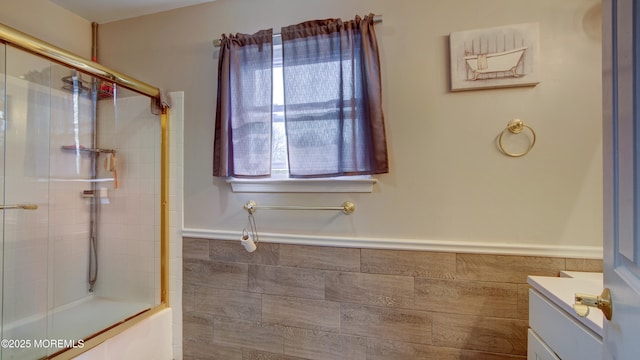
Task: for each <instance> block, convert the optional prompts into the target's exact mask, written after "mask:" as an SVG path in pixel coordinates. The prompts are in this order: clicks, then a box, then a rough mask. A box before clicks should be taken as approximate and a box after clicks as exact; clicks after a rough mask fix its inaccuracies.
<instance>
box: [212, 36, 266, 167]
mask: <svg viewBox="0 0 640 360" xmlns="http://www.w3.org/2000/svg"><path fill="white" fill-rule="evenodd" d="M272 43H273V30H271V29H269V30H262V31H259V32H257V33H255V34H253V35H247V34H236V35H229V36H226V35H222V39H221V44H220V54H219V58H218V98H217V107H216V122H215V135H214V136H215V137H214V151H213V175H214V176H235V177H259V176H269V174H270V171H271V107H272V105H271V103H272V89H271V88H272V82H273V81H272V77H273V75H272V72H273V71H272V56H273V46H272Z"/></svg>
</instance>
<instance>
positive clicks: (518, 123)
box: [498, 119, 536, 157]
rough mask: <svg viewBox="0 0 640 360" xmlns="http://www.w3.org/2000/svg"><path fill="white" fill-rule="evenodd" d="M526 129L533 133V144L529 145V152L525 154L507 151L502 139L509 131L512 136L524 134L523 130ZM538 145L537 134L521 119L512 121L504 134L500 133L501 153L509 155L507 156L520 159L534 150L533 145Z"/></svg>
mask: <svg viewBox="0 0 640 360" xmlns="http://www.w3.org/2000/svg"><path fill="white" fill-rule="evenodd" d="M525 128H527V129H529V131H530V132H531V136H532V138H531V143H530V144H529V148H527V150H525V151H524V152H521V153H512V152H509V151H507V150H505V148H504V146H503V145H502V137H503V136H504V134H505V133H506V132H507V131H509V132H511V133H512V134H519V133H521V132H522V130H524V129H525ZM535 144H536V132H535V131H533V129H532V128H531V127H530V126H529V125H527V124H525V123H524V121H522V120H520V119H513V120H511V121H509V123H508V124H507V127H506V128H505V129H504V130H502V133H500V136H499V137H498V147H499V148H500V151H501V152H502V153H503V154H505V155H507V156H511V157H520V156H523V155H526V154H528V153H529V151H531V149H533V145H535Z"/></svg>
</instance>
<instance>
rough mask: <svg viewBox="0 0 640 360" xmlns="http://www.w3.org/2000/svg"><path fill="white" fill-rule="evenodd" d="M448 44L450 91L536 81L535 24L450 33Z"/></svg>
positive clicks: (536, 25) (536, 39)
mask: <svg viewBox="0 0 640 360" xmlns="http://www.w3.org/2000/svg"><path fill="white" fill-rule="evenodd" d="M449 47H450V51H451V90H452V91H460V90H474V89H487V88H497V87H511V86H531V85H536V84H538V83H539V80H538V77H539V69H538V68H539V40H538V23H526V24H516V25H507V26H500V27H493V28H486V29H478V30H469V31H458V32H453V33H451V34H450V35H449Z"/></svg>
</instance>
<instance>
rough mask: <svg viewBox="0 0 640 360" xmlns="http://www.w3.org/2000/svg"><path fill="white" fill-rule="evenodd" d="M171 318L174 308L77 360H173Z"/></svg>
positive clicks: (163, 311) (115, 337)
mask: <svg viewBox="0 0 640 360" xmlns="http://www.w3.org/2000/svg"><path fill="white" fill-rule="evenodd" d="M171 317H172V310H171V308H167V309H164V310H162V311H160V312H159V313H157V314H155V315H153V316H151V317H150V318H148V319H146V320H143V321H142V322H140V323H138V324H136V325H134V326H132V327H131V328H130V329H127V330H125V331H124V332H122V333H120V334H118V335H116V336H114V337H112V338H111V339H109V340H107V341H105V342H103V343H102V344H100V345H98V346H96V347H95V348H93V349H91V350H89V351H87V352H85V353H83V354H81V355H80V356H78V357H76V358H75V359H76V360H113V359H118V360H140V359H154V360H171V359H173V351H172V343H171V337H172V335H171Z"/></svg>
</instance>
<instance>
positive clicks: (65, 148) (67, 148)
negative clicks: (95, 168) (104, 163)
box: [61, 146, 116, 154]
mask: <svg viewBox="0 0 640 360" xmlns="http://www.w3.org/2000/svg"><path fill="white" fill-rule="evenodd" d="M61 148H62V150H63V151H69V152H77V151H79V152H84V153H88V154H102V153H104V154H115V153H116V151H115V150H113V149H100V148H86V147H84V146H80V147H75V146H62V147H61Z"/></svg>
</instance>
